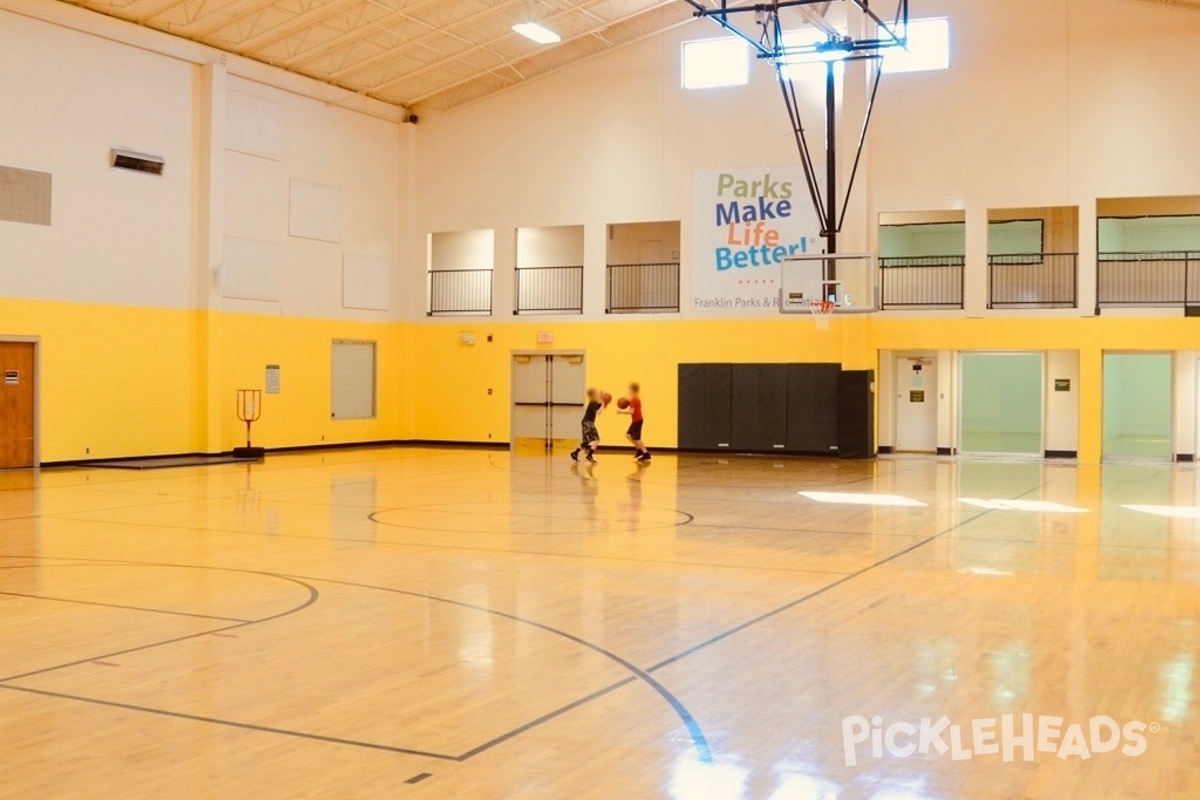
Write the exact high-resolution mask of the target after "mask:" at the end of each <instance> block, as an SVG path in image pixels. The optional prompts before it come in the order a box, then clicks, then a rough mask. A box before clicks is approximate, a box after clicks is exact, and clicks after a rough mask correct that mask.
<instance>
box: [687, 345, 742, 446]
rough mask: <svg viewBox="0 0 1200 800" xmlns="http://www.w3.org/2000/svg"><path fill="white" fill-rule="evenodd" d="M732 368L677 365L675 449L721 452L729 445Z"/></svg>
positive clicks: (718, 365)
mask: <svg viewBox="0 0 1200 800" xmlns="http://www.w3.org/2000/svg"><path fill="white" fill-rule="evenodd" d="M732 369H733V368H732V366H731V365H729V364H680V365H679V446H680V447H681V448H683V449H685V450H725V449H730V447H731V445H730V443H731V442H732V441H733V411H732V408H733V406H732V403H733V397H732V389H733V375H732Z"/></svg>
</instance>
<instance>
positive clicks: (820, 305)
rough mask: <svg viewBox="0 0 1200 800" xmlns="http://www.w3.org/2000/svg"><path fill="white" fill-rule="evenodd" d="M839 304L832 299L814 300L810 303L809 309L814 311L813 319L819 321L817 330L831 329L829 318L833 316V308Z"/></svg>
mask: <svg viewBox="0 0 1200 800" xmlns="http://www.w3.org/2000/svg"><path fill="white" fill-rule="evenodd" d="M836 306H837V304H836V303H834V302H833V301H832V300H812V301H810V302H809V304H808V310H809V311H810V312H812V315H813V319H815V320H816V321H817V330H819V331H827V330H829V318H830V317H832V316H833V309H834V308H835V307H836Z"/></svg>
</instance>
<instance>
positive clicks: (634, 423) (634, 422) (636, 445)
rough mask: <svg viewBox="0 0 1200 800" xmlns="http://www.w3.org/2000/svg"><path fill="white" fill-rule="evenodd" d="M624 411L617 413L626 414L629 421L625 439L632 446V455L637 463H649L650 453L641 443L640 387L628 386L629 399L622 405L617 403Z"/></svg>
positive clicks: (634, 384) (635, 385)
mask: <svg viewBox="0 0 1200 800" xmlns="http://www.w3.org/2000/svg"><path fill="white" fill-rule="evenodd" d="M618 405H621V406H622V407H623V408H624V409H625V410H622V411H618V412H617V413H618V414H628V415H629V416H630V417H632V419H631V420H630V425H629V430H628V431H626V432H625V438H626V439H628V440H629V441H630V442H631V443H632V444H633V449H634V451H635V452H634V455H633V457H634V458H636V459H637V460H638V461H649V460H650V451H649V450H647V449H646V443H645V442H643V441H642V423H643V422H644V418H643V417H642V387H641V386H639V385H638V384H636V383H631V384H629V399H628V400H626V401H625V402H624V403H618Z"/></svg>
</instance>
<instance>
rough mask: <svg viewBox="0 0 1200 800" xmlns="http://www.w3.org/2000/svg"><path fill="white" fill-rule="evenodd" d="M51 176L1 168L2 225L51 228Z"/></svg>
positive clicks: (0, 199) (47, 173) (0, 214)
mask: <svg viewBox="0 0 1200 800" xmlns="http://www.w3.org/2000/svg"><path fill="white" fill-rule="evenodd" d="M50 185H51V177H50V173H49V172H37V171H36V170H31V169H21V168H19V167H5V166H0V221H3V222H23V223H25V224H27V225H49V224H50Z"/></svg>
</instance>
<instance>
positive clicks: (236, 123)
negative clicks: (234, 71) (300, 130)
mask: <svg viewBox="0 0 1200 800" xmlns="http://www.w3.org/2000/svg"><path fill="white" fill-rule="evenodd" d="M228 99H229V102H228V103H227V104H226V109H225V111H226V115H227V123H226V127H225V149H226V150H233V151H234V152H237V153H246V154H247V155H252V156H258V157H259V158H268V159H270V160H272V161H279V160H280V159H281V158H282V157H283V122H282V111H281V110H280V105H279V103H278V102H276V101H274V100H268V99H266V98H265V97H255V96H254V95H250V94H244V93H242V92H230V93H229V95H228Z"/></svg>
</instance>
